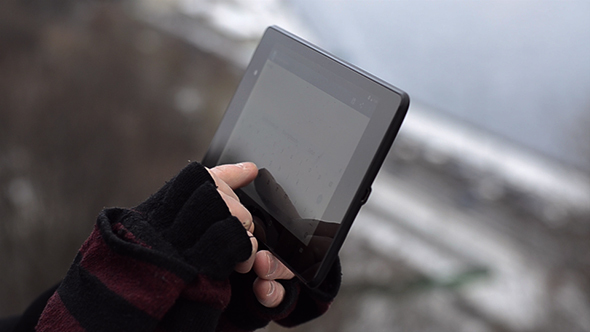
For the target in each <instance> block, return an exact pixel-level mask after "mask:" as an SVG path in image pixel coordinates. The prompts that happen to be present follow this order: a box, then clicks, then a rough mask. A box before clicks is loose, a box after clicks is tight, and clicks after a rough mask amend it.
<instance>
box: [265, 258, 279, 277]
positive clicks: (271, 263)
mask: <svg viewBox="0 0 590 332" xmlns="http://www.w3.org/2000/svg"><path fill="white" fill-rule="evenodd" d="M266 258H267V259H268V265H269V269H268V273H267V274H266V277H267V278H269V277H270V276H271V275H273V274H274V273H275V271H276V270H277V268H278V267H279V262H278V261H277V260H276V258H274V257H272V256H271V255H270V254H266Z"/></svg>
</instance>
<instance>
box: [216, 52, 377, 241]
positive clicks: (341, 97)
mask: <svg viewBox="0 0 590 332" xmlns="http://www.w3.org/2000/svg"><path fill="white" fill-rule="evenodd" d="M328 74H329V73H322V69H321V68H314V67H313V65H312V64H308V63H305V62H304V61H303V60H300V59H297V58H296V57H294V56H293V55H291V54H289V53H288V51H286V50H283V49H280V48H278V49H273V50H272V51H271V56H269V58H268V59H267V60H266V62H265V63H264V65H263V66H262V67H261V68H260V69H259V70H255V71H253V73H252V75H255V76H258V77H257V80H256V83H255V85H254V87H253V89H252V91H251V92H250V95H249V97H248V100H247V101H246V103H245V104H244V107H243V110H242V112H241V114H240V116H239V118H238V120H237V122H236V125H235V128H234V129H233V131H232V134H231V135H230V137H229V139H228V142H227V144H226V146H225V148H224V150H223V151H222V153H221V155H220V158H219V163H220V164H223V163H233V162H236V161H254V162H255V163H256V164H257V166H258V168H259V169H260V174H259V178H258V179H257V180H256V181H255V182H254V183H253V184H251V185H249V186H247V187H246V188H244V189H243V190H244V191H245V192H246V193H247V194H248V195H249V196H250V197H251V198H252V199H254V200H255V201H256V202H257V203H258V204H259V205H261V206H264V207H265V208H266V210H267V211H268V212H269V213H270V214H271V215H273V217H274V218H275V219H277V220H278V221H279V222H280V223H281V224H282V225H283V226H285V227H286V228H287V229H289V230H290V231H291V232H292V233H293V234H294V235H295V236H296V237H297V238H298V239H299V240H300V241H302V242H303V243H305V244H306V245H307V243H308V242H309V239H310V237H311V234H313V233H314V230H315V228H316V227H317V223H318V221H319V220H322V221H324V222H335V223H338V222H339V220H325V216H324V213H325V212H326V208H327V206H328V204H329V203H330V200H331V198H332V196H333V195H334V192H335V190H336V188H337V186H338V183H339V182H340V180H341V179H342V176H343V174H344V172H345V170H346V167H347V165H348V164H349V162H350V159H351V158H352V156H353V154H354V152H355V149H356V148H357V145H358V143H359V141H360V140H361V138H362V136H363V133H364V132H365V130H366V128H367V125H368V123H369V120H370V118H369V116H368V115H370V114H371V112H372V111H373V110H374V109H375V106H376V104H377V100H376V99H375V97H372V96H371V95H370V94H369V93H367V92H365V91H362V90H361V89H358V88H356V89H355V88H354V87H352V86H350V85H348V84H347V83H346V82H343V81H342V82H341V84H335V83H334V81H333V80H332V81H331V82H330V84H326V80H325V77H326V75H328ZM340 81H341V80H340Z"/></svg>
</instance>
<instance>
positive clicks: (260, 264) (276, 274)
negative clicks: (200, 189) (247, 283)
mask: <svg viewBox="0 0 590 332" xmlns="http://www.w3.org/2000/svg"><path fill="white" fill-rule="evenodd" d="M209 173H210V174H211V177H213V179H214V180H215V184H216V185H217V188H218V189H217V190H218V191H219V193H220V195H221V197H222V198H223V200H224V201H225V203H226V204H227V206H228V208H229V210H230V212H231V214H232V215H233V216H235V217H237V218H238V219H239V220H240V222H241V223H242V225H244V227H245V228H246V230H248V232H249V235H250V239H251V241H252V255H251V256H250V258H249V259H248V260H246V261H245V262H242V263H239V264H238V265H237V266H236V268H235V270H236V271H237V272H239V273H247V272H249V271H250V270H251V269H252V268H253V269H254V272H255V273H256V275H257V276H258V278H257V279H256V280H255V281H254V284H253V286H252V288H253V291H254V294H255V295H256V298H257V299H258V301H259V302H260V303H261V304H262V305H264V306H266V307H269V308H274V307H276V306H278V305H279V304H280V303H281V302H282V301H283V298H284V296H285V289H284V287H283V286H282V285H281V284H280V283H278V282H277V281H276V280H277V279H292V278H293V277H294V276H295V275H294V274H293V272H291V271H290V270H289V269H288V268H287V267H286V266H285V265H283V263H281V262H280V261H279V260H278V259H277V258H276V257H274V255H272V254H271V253H270V252H268V251H260V252H257V251H258V241H257V240H256V238H255V237H254V236H253V235H252V233H253V232H254V223H253V221H252V215H251V214H250V212H249V211H248V210H247V209H246V208H245V207H244V206H243V205H242V204H241V203H240V200H239V198H238V196H237V195H236V194H235V193H234V189H237V188H240V187H243V186H245V185H247V184H248V183H250V182H252V181H253V180H254V179H255V178H256V176H257V174H258V169H257V168H256V165H254V164H253V163H241V164H232V165H221V166H217V167H214V168H212V169H210V170H209Z"/></svg>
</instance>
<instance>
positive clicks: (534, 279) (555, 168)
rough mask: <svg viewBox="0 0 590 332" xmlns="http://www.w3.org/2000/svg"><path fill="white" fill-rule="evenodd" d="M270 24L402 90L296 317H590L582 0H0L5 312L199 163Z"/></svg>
mask: <svg viewBox="0 0 590 332" xmlns="http://www.w3.org/2000/svg"><path fill="white" fill-rule="evenodd" d="M273 24H276V25H279V26H281V27H283V28H286V29H287V30H290V31H292V32H294V33H296V34H298V35H300V36H302V37H304V38H306V39H308V40H310V41H312V42H314V43H316V44H317V45H319V46H321V47H323V48H325V49H327V50H328V51H330V52H332V53H334V54H335V55H337V56H339V57H341V58H343V59H345V60H347V61H349V62H352V63H354V64H356V65H358V66H359V67H361V68H363V69H365V70H367V71H369V72H371V73H373V74H374V75H376V76H379V77H381V78H383V79H384V80H386V81H389V82H390V83H392V84H393V85H396V86H398V87H399V88H401V89H403V90H405V91H407V92H408V93H409V94H410V96H411V97H412V105H411V107H410V110H409V112H408V116H407V119H406V121H405V123H404V125H403V126H402V129H401V131H400V135H399V137H398V139H397V140H396V142H395V143H394V147H393V148H392V150H391V152H390V154H389V156H388V158H387V160H386V163H385V165H384V167H383V169H382V171H381V172H380V174H379V176H378V178H377V180H376V181H375V184H374V186H373V193H372V195H371V198H370V200H369V202H368V203H367V205H365V206H364V207H363V209H362V211H361V213H360V215H359V217H358V218H357V221H356V222H355V224H354V226H353V229H352V231H351V234H350V236H349V238H348V239H347V242H346V243H345V246H344V248H343V250H342V252H341V257H342V261H343V270H344V271H343V272H344V283H343V287H342V290H341V292H340V294H339V296H338V298H337V299H336V301H335V303H334V304H333V306H332V308H331V309H330V311H329V312H328V313H327V314H326V315H324V316H323V317H321V318H320V319H317V320H315V321H313V322H311V323H308V324H304V325H303V326H301V327H298V328H296V329H295V331H359V330H367V331H470V332H480V331H481V332H491V331H510V332H512V331H514V332H516V331H590V130H589V129H588V128H590V61H588V59H590V43H588V41H589V40H590V2H589V1H532V0H531V1H526V0H522V1H508V0H506V1H499V0H494V1H467V0H464V1H424V0H419V1H360V0H359V1H343V0H342V1H327V0H324V1H320V0H314V1H312V0H146V1H131V0H128V1H123V2H106V3H99V2H75V1H69V0H59V1H34V0H29V1H17V0H5V1H2V3H1V4H0V316H6V315H10V314H15V313H19V312H21V311H22V310H23V309H24V308H25V307H26V306H27V305H28V304H29V303H30V301H32V300H33V299H34V298H35V297H36V296H37V295H38V294H39V293H40V292H41V291H42V290H44V289H46V288H47V287H49V286H51V285H53V284H55V283H57V282H58V281H59V280H60V279H61V278H62V277H63V275H64V274H65V272H66V271H67V269H68V266H69V264H70V263H71V261H72V259H73V258H74V256H75V254H76V252H77V250H78V248H79V246H80V245H81V244H82V242H83V241H84V239H85V238H86V237H87V236H88V234H89V233H90V231H91V230H92V227H93V224H94V220H95V217H96V215H97V214H98V212H99V211H100V210H101V209H102V208H103V207H106V206H115V205H117V206H132V205H135V204H138V203H139V202H141V201H142V200H144V199H145V198H147V196H148V195H149V194H150V193H152V192H154V191H156V190H157V189H158V188H159V187H160V186H161V185H162V184H163V183H164V181H165V180H167V179H169V178H170V177H171V176H173V175H174V174H175V173H176V172H178V170H179V169H180V168H182V167H183V166H184V165H186V163H187V162H188V161H189V160H200V158H201V157H202V156H203V154H204V152H205V150H206V148H207V146H208V144H209V141H210V139H211V137H212V135H213V133H214V132H215V130H216V127H217V124H218V122H219V120H220V119H221V117H222V115H223V112H224V110H225V107H226V105H227V104H228V102H229V100H230V98H231V96H232V94H233V92H234V90H235V88H236V86H237V84H238V82H239V79H240V77H241V74H242V72H243V71H244V69H245V66H246V65H247V63H248V61H249V58H250V56H251V54H252V52H253V50H254V48H255V46H256V44H257V42H258V40H259V38H260V37H261V35H262V33H263V32H264V29H265V28H266V27H267V26H269V25H273ZM266 330H268V331H282V330H283V329H282V328H280V327H278V326H276V325H272V324H271V325H270V326H269V327H268V328H267V329H266Z"/></svg>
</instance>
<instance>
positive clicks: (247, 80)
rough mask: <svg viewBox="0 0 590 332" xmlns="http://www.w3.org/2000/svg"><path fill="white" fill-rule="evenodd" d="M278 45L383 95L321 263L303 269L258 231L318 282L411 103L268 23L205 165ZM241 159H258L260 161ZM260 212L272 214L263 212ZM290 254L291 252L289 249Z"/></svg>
mask: <svg viewBox="0 0 590 332" xmlns="http://www.w3.org/2000/svg"><path fill="white" fill-rule="evenodd" d="M277 46H280V47H285V48H287V49H288V50H289V51H290V52H294V53H295V54H297V55H298V56H299V55H300V56H301V57H302V58H303V59H307V60H309V61H311V62H312V63H314V64H317V65H318V66H319V67H318V68H322V70H324V69H326V70H327V71H328V72H330V73H333V74H334V75H336V77H337V78H336V79H338V80H344V81H345V82H349V83H350V84H354V85H355V86H357V87H358V88H360V89H364V90H366V91H369V92H371V94H373V95H374V96H375V97H376V98H378V99H379V103H378V106H377V107H376V109H375V111H374V112H373V115H372V117H371V118H370V121H369V124H368V125H367V128H366V129H365V131H364V133H363V136H362V138H361V140H360V141H359V145H358V146H357V147H356V149H355V152H354V153H353V157H352V158H351V162H350V163H349V165H347V167H346V170H345V172H344V175H343V176H342V180H341V181H340V183H339V184H338V185H337V190H336V193H337V194H335V195H341V196H342V195H344V196H345V197H344V198H342V197H338V196H335V197H333V198H332V199H334V200H335V202H340V201H346V202H350V203H348V206H347V207H346V208H344V209H343V208H342V206H339V205H342V204H340V203H334V204H332V201H331V202H330V204H329V207H328V209H333V210H335V212H334V214H335V215H341V216H342V217H341V218H340V219H341V220H340V221H339V223H340V226H339V227H338V231H337V232H336V234H335V235H334V238H333V240H332V242H331V244H330V246H329V248H328V249H327V251H326V253H325V255H324V257H323V259H321V262H319V265H318V267H317V268H314V271H313V272H312V273H310V272H309V271H308V272H305V271H302V269H303V267H302V266H297V263H294V262H296V259H295V258H293V259H292V261H290V259H289V258H286V257H284V256H287V255H285V254H283V253H282V251H283V250H282V248H280V247H278V245H279V244H276V243H275V244H272V243H271V244H269V243H265V241H264V239H263V238H260V237H259V236H258V235H257V234H255V235H257V238H258V240H259V242H261V244H262V246H263V247H264V246H266V247H267V248H268V249H269V250H271V251H272V252H273V253H274V254H275V255H276V256H277V257H278V258H279V259H281V261H282V262H283V263H285V265H287V267H289V268H290V269H291V270H293V272H294V273H295V274H296V275H297V276H298V277H299V278H300V279H301V280H302V281H303V282H304V283H305V284H307V285H308V286H309V287H316V286H318V285H319V284H320V283H321V281H322V280H323V279H324V277H325V276H326V274H327V273H328V271H329V269H330V267H331V265H332V264H333V262H334V260H335V258H336V257H337V255H338V251H339V250H340V247H341V246H342V244H343V242H344V239H345V238H346V235H347V234H348V231H349V229H350V227H351V225H352V222H353V221H354V218H355V217H356V215H357V214H358V212H359V210H360V208H361V206H362V204H363V203H364V201H365V200H366V199H367V197H368V193H369V192H370V188H371V183H372V182H373V180H374V179H375V177H376V175H377V173H378V171H379V169H380V167H381V165H382V163H383V161H384V159H385V157H386V155H387V153H388V152H389V149H390V147H391V145H392V143H393V141H394V139H395V136H396V135H397V132H398V131H399V128H400V126H401V124H402V121H403V119H404V117H405V114H406V112H407V109H408V106H409V97H408V95H407V94H406V93H405V92H403V91H401V90H399V89H398V88H396V87H394V86H392V85H390V84H388V83H386V82H383V81H382V80H380V79H378V78H376V77H374V76H372V75H371V74H368V73H366V72H364V71H363V70H361V69H359V68H357V67H355V66H353V65H351V64H348V63H346V62H344V61H342V60H340V59H338V58H336V57H335V56H333V55H331V54H329V53H327V52H325V51H323V50H321V49H320V48H318V47H317V46H314V45H312V44H311V43H309V42H307V41H305V40H303V39H301V38H299V37H297V36H294V35H293V34H291V33H289V32H287V31H285V30H283V29H281V28H278V27H276V26H273V27H269V28H268V29H267V30H266V31H265V33H264V36H263V38H262V39H261V41H260V43H259V45H258V47H257V49H256V51H255V52H254V55H253V57H252V60H251V61H250V64H249V65H248V68H247V69H246V72H245V73H244V76H243V78H242V81H241V82H240V84H239V86H238V88H237V90H236V92H235V94H234V96H233V98H232V100H231V102H230V104H229V105H228V108H227V111H226V113H225V115H224V117H223V119H222V121H221V123H220V125H219V128H218V130H217V132H216V133H215V136H214V137H213V140H212V142H211V144H210V146H209V150H208V151H207V153H206V155H205V157H204V158H203V161H202V162H203V164H204V165H205V166H207V167H214V166H216V165H217V164H218V161H219V158H220V156H221V154H222V152H223V150H224V147H225V145H226V144H227V142H228V140H229V138H230V135H231V133H232V131H233V129H234V127H235V126H236V123H237V121H238V119H239V117H240V114H241V112H242V110H243V108H244V104H245V103H246V101H247V100H248V96H249V95H250V92H251V91H252V89H253V88H254V86H255V84H256V81H257V79H258V75H257V74H258V71H259V70H261V68H262V67H263V66H264V64H265V62H266V61H267V59H268V58H269V56H270V52H271V50H272V49H273V48H275V47H277ZM307 60H306V61H307ZM240 161H254V162H255V160H240ZM236 162H237V161H236ZM359 169H360V170H361V172H364V174H363V175H362V176H359V175H358V174H357V173H358V172H359ZM236 192H237V194H238V195H239V196H240V199H241V200H242V203H244V205H246V206H247V207H249V208H252V207H253V206H256V208H258V209H260V206H259V205H257V204H256V202H255V201H254V200H252V199H249V197H248V196H247V195H246V194H245V193H244V192H242V191H240V190H237V191H236ZM342 193H344V194H342ZM260 212H261V211H257V214H258V213H260ZM258 216H259V217H262V218H271V219H273V218H272V217H271V216H269V215H268V214H265V213H264V212H263V211H262V213H261V214H260V215H258ZM274 222H276V223H278V221H276V220H274ZM283 228H284V227H283ZM286 242H289V241H286ZM301 246H302V247H301V248H299V253H301V252H303V250H308V249H309V250H311V248H307V246H305V245H304V244H301ZM290 251H291V250H290ZM295 251H297V250H295ZM289 256H292V255H291V254H289Z"/></svg>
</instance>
